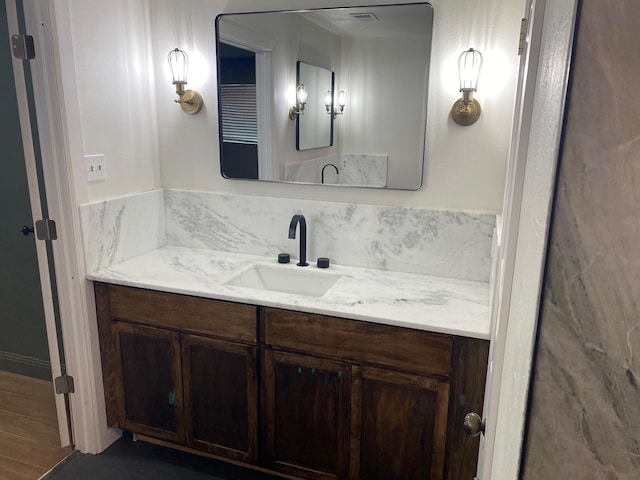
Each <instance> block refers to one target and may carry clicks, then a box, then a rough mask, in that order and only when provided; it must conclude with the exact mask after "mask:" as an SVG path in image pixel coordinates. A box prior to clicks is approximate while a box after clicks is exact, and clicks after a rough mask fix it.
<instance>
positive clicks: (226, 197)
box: [165, 190, 495, 282]
mask: <svg viewBox="0 0 640 480" xmlns="http://www.w3.org/2000/svg"><path fill="white" fill-rule="evenodd" d="M165 209H166V214H165V215H166V229H167V230H166V232H167V244H168V245H174V246H184V247H192V248H207V249H211V250H221V251H228V252H234V253H248V254H255V255H266V256H270V257H271V256H275V255H277V254H278V253H280V252H288V253H290V254H291V255H292V257H295V258H297V257H298V248H299V247H298V239H297V238H296V239H295V240H290V239H288V236H287V234H288V230H289V222H290V220H291V217H292V216H293V215H294V214H297V213H302V214H303V215H304V216H305V218H306V221H307V258H308V259H311V260H315V259H316V258H317V257H329V258H331V260H332V261H333V262H334V263H336V264H340V265H351V266H356V267H363V268H372V269H377V270H385V271H394V272H407V273H418V274H423V275H436V276H442V277H450V278H459V279H465V280H476V281H482V282H487V281H488V280H489V271H490V266H491V245H492V236H493V230H494V227H495V215H484V214H481V215H472V214H468V213H464V212H450V211H434V210H428V209H423V208H410V207H396V206H379V205H362V204H354V203H336V202H324V201H314V200H300V199H289V198H274V197H259V196H251V195H235V194H219V193H207V192H194V191H182V190H166V191H165Z"/></svg>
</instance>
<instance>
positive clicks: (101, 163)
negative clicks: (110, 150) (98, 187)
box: [84, 154, 107, 182]
mask: <svg viewBox="0 0 640 480" xmlns="http://www.w3.org/2000/svg"><path fill="white" fill-rule="evenodd" d="M84 159H85V162H86V168H87V182H99V181H101V180H106V179H107V170H106V165H105V160H104V155H102V154H101V155H85V156H84Z"/></svg>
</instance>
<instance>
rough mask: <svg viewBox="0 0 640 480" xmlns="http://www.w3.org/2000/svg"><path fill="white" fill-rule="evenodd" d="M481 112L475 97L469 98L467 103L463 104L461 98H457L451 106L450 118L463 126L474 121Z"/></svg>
mask: <svg viewBox="0 0 640 480" xmlns="http://www.w3.org/2000/svg"><path fill="white" fill-rule="evenodd" d="M481 113H482V109H481V108H480V104H479V103H478V101H477V100H476V99H475V98H474V99H472V100H471V103H470V104H469V105H465V104H464V102H463V101H462V99H459V100H457V101H456V102H455V103H454V104H453V107H451V118H452V119H453V121H454V122H456V123H457V124H458V125H462V126H463V127H468V126H469V125H473V124H474V123H476V122H477V121H478V118H480V114H481Z"/></svg>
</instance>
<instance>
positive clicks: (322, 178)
mask: <svg viewBox="0 0 640 480" xmlns="http://www.w3.org/2000/svg"><path fill="white" fill-rule="evenodd" d="M329 165H331V166H332V167H333V168H335V169H336V175H340V172H339V171H338V167H336V166H335V165H334V164H333V163H327V164H326V165H325V166H324V167H322V173H321V174H320V177H321V183H324V169H325V168H327V167H328V166H329Z"/></svg>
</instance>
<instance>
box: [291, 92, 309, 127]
mask: <svg viewBox="0 0 640 480" xmlns="http://www.w3.org/2000/svg"><path fill="white" fill-rule="evenodd" d="M308 94H309V92H308V91H307V87H305V86H304V83H301V84H300V85H298V86H297V88H296V104H295V106H293V107H291V108H289V118H290V119H291V120H295V119H296V118H297V117H298V115H304V106H305V105H306V104H307V95H308Z"/></svg>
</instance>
